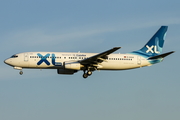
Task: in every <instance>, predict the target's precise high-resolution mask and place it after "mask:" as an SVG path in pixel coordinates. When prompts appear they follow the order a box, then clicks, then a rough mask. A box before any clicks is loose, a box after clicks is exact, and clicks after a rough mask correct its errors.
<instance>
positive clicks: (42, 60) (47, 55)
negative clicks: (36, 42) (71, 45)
mask: <svg viewBox="0 0 180 120" xmlns="http://www.w3.org/2000/svg"><path fill="white" fill-rule="evenodd" d="M37 55H38V56H39V58H41V60H40V61H39V62H38V63H37V65H41V64H42V63H43V62H44V63H46V65H50V62H49V61H48V60H47V58H51V62H52V64H53V65H54V66H62V63H61V62H55V59H56V56H55V54H52V57H50V54H49V53H48V54H46V55H45V56H43V55H41V54H40V53H38V54H37Z"/></svg>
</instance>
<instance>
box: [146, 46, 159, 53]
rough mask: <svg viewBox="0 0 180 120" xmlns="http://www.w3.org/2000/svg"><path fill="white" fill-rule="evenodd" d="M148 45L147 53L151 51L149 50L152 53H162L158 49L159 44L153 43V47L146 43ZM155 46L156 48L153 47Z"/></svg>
mask: <svg viewBox="0 0 180 120" xmlns="http://www.w3.org/2000/svg"><path fill="white" fill-rule="evenodd" d="M146 47H147V51H146V53H149V52H151V53H160V52H159V51H158V50H157V46H154V45H152V46H151V47H149V46H148V45H146ZM153 48H154V49H153Z"/></svg>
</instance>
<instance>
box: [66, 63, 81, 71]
mask: <svg viewBox="0 0 180 120" xmlns="http://www.w3.org/2000/svg"><path fill="white" fill-rule="evenodd" d="M64 68H65V69H70V70H80V69H81V64H80V63H78V62H65V63H64Z"/></svg>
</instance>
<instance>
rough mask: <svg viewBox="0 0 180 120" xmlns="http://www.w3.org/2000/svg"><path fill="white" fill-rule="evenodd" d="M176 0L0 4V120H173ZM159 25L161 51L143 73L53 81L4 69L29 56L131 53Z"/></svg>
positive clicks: (46, 75) (178, 111)
mask: <svg viewBox="0 0 180 120" xmlns="http://www.w3.org/2000/svg"><path fill="white" fill-rule="evenodd" d="M179 5H180V1H179V0H166V1H164V0H151V1H143V0H136V1H133V0H124V1H123V0H90V1H86V0H68V1H67V0H66V1H65V0H51V1H50V0H16V1H14V0H6V1H1V2H0V16H1V17H0V18H1V19H0V52H1V56H0V60H1V63H0V72H1V74H0V120H179V119H180V94H179V93H180V87H179V86H180V74H179V67H180V65H179V62H178V61H179V59H180V54H179V50H180V47H179V44H180V34H179V32H180V13H179V11H180V7H179ZM162 25H167V26H169V28H168V32H167V36H166V41H165V44H164V48H163V52H164V53H165V52H169V51H176V53H174V54H172V55H170V56H168V57H167V58H166V59H165V60H164V61H163V62H161V63H158V64H156V65H153V66H151V67H144V68H141V69H134V70H127V71H95V72H93V75H92V76H90V77H88V78H87V79H84V78H82V74H83V72H82V71H80V72H78V73H76V74H74V75H58V74H57V71H56V70H38V69H35V70H34V69H24V70H23V72H24V74H23V75H22V76H20V75H19V71H18V70H15V69H13V68H12V67H10V66H8V65H6V64H4V60H5V59H7V58H8V57H10V56H11V55H13V54H15V53H21V52H31V51H53V52H78V51H81V52H91V53H92V52H95V53H98V52H104V51H106V50H108V49H111V48H113V47H122V48H121V49H120V50H118V51H117V52H116V53H128V52H131V51H134V50H138V49H140V48H141V47H143V46H144V44H145V43H146V42H147V41H148V40H149V39H150V38H151V37H152V35H153V34H154V33H155V32H156V31H157V30H158V29H159V28H160V26H162Z"/></svg>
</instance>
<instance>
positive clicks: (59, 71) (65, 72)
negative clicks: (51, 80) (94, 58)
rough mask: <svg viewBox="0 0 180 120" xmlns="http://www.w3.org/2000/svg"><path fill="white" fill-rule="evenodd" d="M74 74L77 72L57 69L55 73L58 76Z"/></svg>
mask: <svg viewBox="0 0 180 120" xmlns="http://www.w3.org/2000/svg"><path fill="white" fill-rule="evenodd" d="M75 72H77V70H65V69H57V73H58V74H66V75H72V74H74V73H75Z"/></svg>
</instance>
